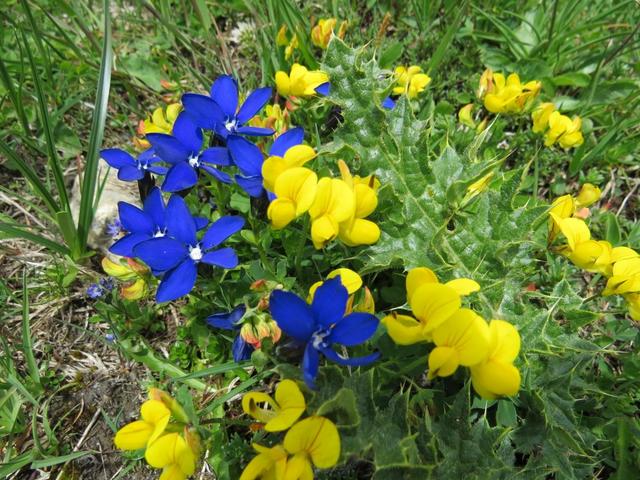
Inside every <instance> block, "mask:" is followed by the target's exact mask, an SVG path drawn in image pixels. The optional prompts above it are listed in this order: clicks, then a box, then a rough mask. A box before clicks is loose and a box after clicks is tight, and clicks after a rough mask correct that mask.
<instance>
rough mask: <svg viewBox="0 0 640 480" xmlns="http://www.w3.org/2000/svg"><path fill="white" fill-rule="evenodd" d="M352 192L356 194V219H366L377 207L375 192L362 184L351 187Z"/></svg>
mask: <svg viewBox="0 0 640 480" xmlns="http://www.w3.org/2000/svg"><path fill="white" fill-rule="evenodd" d="M353 191H354V192H355V194H356V197H355V202H356V209H355V216H356V218H365V217H368V216H369V215H371V214H372V213H373V212H374V211H375V209H376V208H377V207H378V195H377V194H376V191H375V190H374V189H373V188H371V187H370V186H369V185H365V184H363V183H359V184H356V185H355V186H354V187H353Z"/></svg>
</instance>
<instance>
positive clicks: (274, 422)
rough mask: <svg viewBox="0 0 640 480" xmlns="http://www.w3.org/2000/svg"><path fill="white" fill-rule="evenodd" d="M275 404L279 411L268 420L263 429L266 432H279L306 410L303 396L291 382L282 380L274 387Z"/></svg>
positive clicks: (294, 383)
mask: <svg viewBox="0 0 640 480" xmlns="http://www.w3.org/2000/svg"><path fill="white" fill-rule="evenodd" d="M276 402H277V404H278V405H279V410H278V412H277V414H276V416H275V417H273V418H272V419H271V420H269V421H268V422H267V423H266V425H265V426H264V429H265V430H266V431H268V432H279V431H282V430H286V429H288V428H289V427H290V426H291V425H293V424H294V423H295V422H296V420H298V418H300V415H302V414H303V413H304V411H305V409H306V408H307V405H306V403H305V401H304V396H303V395H302V392H301V391H300V389H299V388H298V385H297V384H296V382H294V381H293V380H283V381H281V382H280V383H279V384H278V386H277V387H276Z"/></svg>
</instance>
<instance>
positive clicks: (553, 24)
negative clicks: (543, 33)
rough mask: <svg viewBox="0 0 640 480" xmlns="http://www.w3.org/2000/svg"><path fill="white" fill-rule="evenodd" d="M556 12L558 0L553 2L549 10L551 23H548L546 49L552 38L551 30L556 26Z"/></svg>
mask: <svg viewBox="0 0 640 480" xmlns="http://www.w3.org/2000/svg"><path fill="white" fill-rule="evenodd" d="M557 13H558V0H555V1H554V2H553V10H552V11H551V23H550V25H549V37H548V38H547V51H548V50H549V47H550V46H551V40H552V39H553V30H554V28H555V26H556V14H557Z"/></svg>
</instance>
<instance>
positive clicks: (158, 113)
mask: <svg viewBox="0 0 640 480" xmlns="http://www.w3.org/2000/svg"><path fill="white" fill-rule="evenodd" d="M181 110H182V105H180V104H179V103H170V104H169V105H167V106H166V107H165V108H162V107H158V108H156V109H155V110H154V111H153V113H152V114H151V117H148V118H146V119H144V120H140V123H139V124H138V130H137V133H138V136H137V137H134V139H133V144H134V145H135V147H136V148H137V149H138V150H146V149H148V148H149V147H151V144H150V143H149V141H148V140H146V139H145V138H144V137H145V136H146V135H147V134H148V133H166V134H167V135H170V134H171V131H172V130H173V124H174V123H175V122H176V119H177V118H178V114H179V113H180V111H181Z"/></svg>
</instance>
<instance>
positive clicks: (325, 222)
mask: <svg viewBox="0 0 640 480" xmlns="http://www.w3.org/2000/svg"><path fill="white" fill-rule="evenodd" d="M339 231H340V227H339V225H338V223H337V222H336V221H335V220H334V219H333V218H332V217H331V216H329V215H323V216H321V217H319V218H316V219H315V220H313V221H312V222H311V239H312V240H313V246H314V247H316V248H317V249H321V248H323V247H324V246H325V245H326V244H327V243H328V242H330V241H331V240H333V239H334V238H336V237H337V236H338V232H339Z"/></svg>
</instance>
